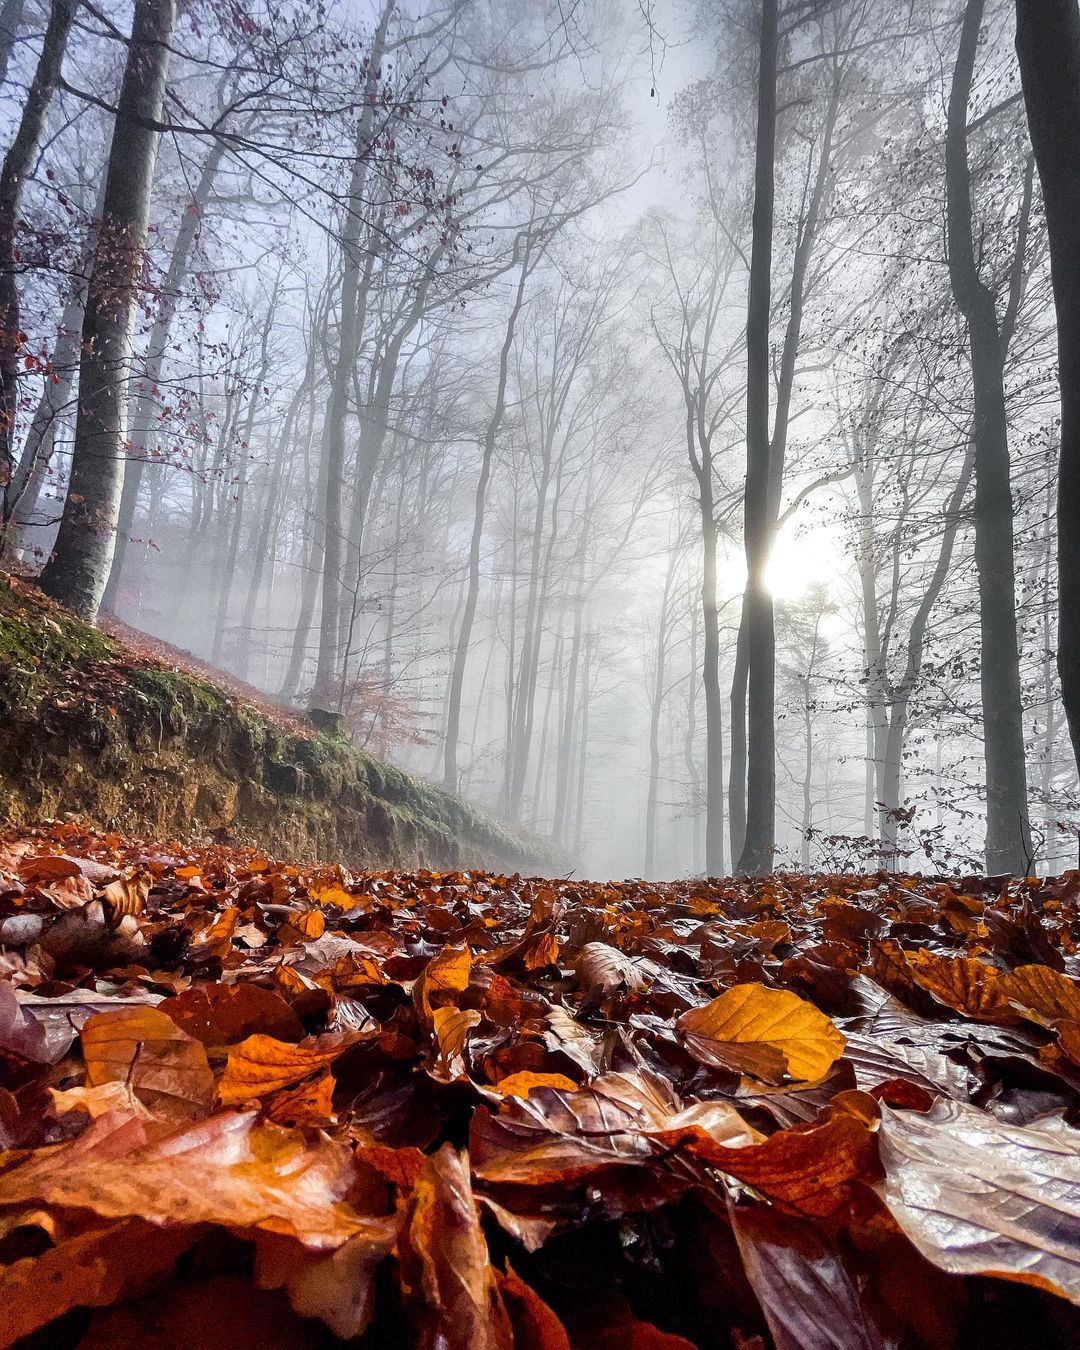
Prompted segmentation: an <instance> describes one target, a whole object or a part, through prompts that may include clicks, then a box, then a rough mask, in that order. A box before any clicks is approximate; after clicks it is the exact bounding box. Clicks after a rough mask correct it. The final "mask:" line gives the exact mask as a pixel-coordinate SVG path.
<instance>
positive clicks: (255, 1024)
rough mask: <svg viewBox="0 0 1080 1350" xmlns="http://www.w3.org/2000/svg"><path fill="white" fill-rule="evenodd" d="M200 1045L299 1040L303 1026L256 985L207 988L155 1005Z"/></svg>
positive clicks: (271, 994) (281, 1002) (277, 996)
mask: <svg viewBox="0 0 1080 1350" xmlns="http://www.w3.org/2000/svg"><path fill="white" fill-rule="evenodd" d="M158 1007H159V1009H160V1010H161V1012H163V1013H168V1015H169V1016H170V1017H171V1018H172V1019H173V1021H174V1022H175V1023H176V1025H177V1026H178V1027H179V1028H180V1029H181V1030H182V1031H186V1032H187V1034H188V1035H189V1036H194V1037H195V1039H196V1040H197V1041H202V1043H203V1045H208V1046H221V1045H234V1044H235V1043H236V1042H237V1041H242V1040H244V1038H245V1037H247V1036H251V1035H254V1034H256V1033H261V1034H262V1035H265V1036H273V1037H274V1038H275V1040H279V1041H298V1040H301V1039H302V1038H303V1035H304V1025H303V1023H302V1022H301V1021H300V1019H299V1017H297V1015H296V1013H294V1012H293V1010H292V1009H291V1008H290V1007H289V1005H288V1004H287V1003H286V1002H285V1000H284V999H283V998H282V997H281V995H280V994H275V993H274V992H273V990H271V989H263V988H262V987H261V986H259V985H257V984H208V985H199V986H197V987H196V988H194V989H187V990H185V991H184V993H182V994H177V995H176V996H175V997H174V998H167V999H165V1000H164V1002H163V1003H160V1004H158Z"/></svg>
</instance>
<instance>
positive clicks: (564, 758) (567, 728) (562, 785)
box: [551, 559, 585, 844]
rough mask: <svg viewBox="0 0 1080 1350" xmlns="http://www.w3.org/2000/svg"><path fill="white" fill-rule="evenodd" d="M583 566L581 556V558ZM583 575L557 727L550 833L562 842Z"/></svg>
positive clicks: (568, 788)
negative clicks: (561, 712) (557, 738)
mask: <svg viewBox="0 0 1080 1350" xmlns="http://www.w3.org/2000/svg"><path fill="white" fill-rule="evenodd" d="M581 566H582V571H583V570H584V559H583V560H582V565H581ZM583 587H584V578H583V577H582V576H581V575H579V576H578V593H577V597H576V599H575V601H574V631H573V634H572V636H571V638H570V660H569V662H568V667H567V672H566V702H565V705H564V707H563V716H562V726H561V728H560V731H559V754H558V763H557V765H556V770H555V814H554V819H553V821H552V825H551V833H552V837H553V838H554V839H555V840H556V842H558V843H560V844H561V843H563V842H564V840H565V837H566V825H567V815H568V811H569V806H570V796H571V782H570V767H571V760H572V757H573V749H574V727H575V726H576V724H577V685H578V667H579V665H580V663H581V625H582V618H583V617H584V613H585V596H584V589H583Z"/></svg>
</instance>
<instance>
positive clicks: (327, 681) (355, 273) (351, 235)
mask: <svg viewBox="0 0 1080 1350" xmlns="http://www.w3.org/2000/svg"><path fill="white" fill-rule="evenodd" d="M393 11H394V4H393V0H388V2H387V3H386V4H385V5H384V6H383V11H382V14H381V16H380V18H379V23H378V27H377V28H376V30H375V34H374V37H373V38H372V42H371V49H370V51H369V53H368V64H367V78H366V80H365V82H364V95H363V97H364V105H363V109H362V111H361V113H360V118H359V121H358V123H357V127H356V147H355V152H354V155H353V165H352V177H351V180H350V183H349V197H348V201H347V204H346V209H345V222H344V227H343V229H342V237H341V257H342V269H343V271H342V282H341V316H340V321H339V333H338V350H337V357H336V360H335V362H334V368H333V371H332V377H331V385H330V402H329V404H328V406H327V410H326V428H325V432H324V435H325V439H326V447H325V451H324V453H325V456H326V461H327V473H326V492H325V496H324V499H323V569H322V611H321V615H320V618H319V659H318V666H317V669H316V672H315V689H314V691H313V695H312V697H313V699H314V701H315V702H316V703H317V704H319V705H320V706H327V707H330V706H333V707H335V708H336V707H337V706H338V705H339V704H340V702H341V690H340V687H339V686H340V680H339V671H338V657H339V654H340V652H339V643H340V634H339V624H340V608H341V585H342V579H343V578H342V559H343V547H342V546H343V542H344V541H343V537H342V517H341V496H342V492H343V489H344V476H345V417H346V414H347V411H348V396H349V385H350V383H351V381H352V375H353V370H354V367H355V364H356V351H357V344H358V341H359V333H358V325H357V303H358V300H359V292H360V271H361V257H360V235H361V232H362V229H363V218H362V216H361V205H362V200H363V195H364V189H365V185H366V183H367V175H368V162H369V156H370V153H371V142H372V139H373V135H374V130H375V112H376V95H377V92H378V87H379V79H380V74H381V67H382V60H383V53H384V50H385V47H386V31H387V28H388V27H389V24H390V17H391V15H392V14H393Z"/></svg>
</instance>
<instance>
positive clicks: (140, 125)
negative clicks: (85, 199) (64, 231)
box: [41, 0, 176, 621]
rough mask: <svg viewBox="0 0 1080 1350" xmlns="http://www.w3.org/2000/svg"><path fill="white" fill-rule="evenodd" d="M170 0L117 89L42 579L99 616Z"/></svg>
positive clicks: (143, 6) (143, 1) (144, 18)
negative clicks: (72, 421) (59, 515)
mask: <svg viewBox="0 0 1080 1350" xmlns="http://www.w3.org/2000/svg"><path fill="white" fill-rule="evenodd" d="M175 22H176V0H136V5H135V17H134V21H133V24H132V32H131V43H130V46H129V48H128V59H127V66H126V68H125V70H124V80H123V84H122V86H121V89H120V101H119V103H118V105H117V113H116V122H115V125H114V127H113V136H112V145H111V147H110V150H109V167H108V172H107V177H106V185H105V209H104V212H103V220H102V226H101V232H100V235H99V237H98V241H97V248H96V250H95V253H94V264H93V271H92V273H91V277H90V285H89V290H88V294H87V300H86V312H85V315H84V317H83V330H82V337H83V345H82V360H81V362H80V366H79V411H78V418H77V421H76V425H75V440H74V444H73V447H72V460H71V479H70V482H69V484H68V497H67V502H66V504H65V507H64V516H63V519H62V520H61V522H60V530H59V533H58V534H57V538H56V546H55V548H54V550H53V556H52V558H51V560H50V561H49V563H48V564H47V565H46V567H45V570H44V572H43V573H42V577H41V584H42V587H43V588H44V589H45V590H46V591H47V593H48V594H50V595H51V596H53V597H54V599H57V600H60V601H62V602H63V603H64V604H67V605H70V606H71V607H72V608H73V609H74V610H76V612H77V613H79V614H80V615H81V616H82V617H83V618H85V619H89V620H91V621H93V620H94V619H96V618H97V614H98V609H99V607H100V605H101V597H102V594H103V592H104V590H105V583H106V581H107V580H108V575H109V566H110V563H111V562H112V553H113V547H114V544H115V542H116V521H117V515H118V513H119V510H120V495H121V492H122V490H123V482H124V453H125V451H124V445H125V434H126V423H127V416H126V413H127V407H126V404H127V400H126V396H125V395H126V382H127V380H128V378H129V377H130V366H131V342H132V329H133V326H134V318H135V300H136V291H137V287H138V282H139V277H140V274H141V271H142V258H143V251H144V249H145V246H146V225H147V216H148V213H149V208H150V188H151V185H152V183H153V177H154V161H155V158H156V155H157V144H158V134H159V133H158V132H157V130H155V129H154V124H155V123H157V122H159V120H160V118H161V107H162V101H163V99H164V96H165V79H166V75H167V72H168V65H169V42H170V41H171V38H172V33H173V28H174V26H175Z"/></svg>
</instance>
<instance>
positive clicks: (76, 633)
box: [0, 576, 558, 870]
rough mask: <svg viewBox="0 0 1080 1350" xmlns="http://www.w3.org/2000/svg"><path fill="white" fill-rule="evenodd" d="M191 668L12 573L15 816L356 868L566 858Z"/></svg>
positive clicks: (9, 620)
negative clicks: (83, 616)
mask: <svg viewBox="0 0 1080 1350" xmlns="http://www.w3.org/2000/svg"><path fill="white" fill-rule="evenodd" d="M150 650H154V648H153V647H152V646H151V648H150ZM156 650H157V651H159V652H160V651H161V650H162V647H161V645H160V644H158V646H157V648H156ZM185 666H186V668H183V669H182V668H180V666H179V665H178V664H177V663H170V662H169V661H166V660H162V659H160V657H159V656H155V655H148V654H146V652H145V651H143V650H141V649H140V650H138V651H137V650H135V649H133V648H132V647H131V646H129V645H127V644H126V643H124V642H122V641H120V640H119V639H118V638H117V637H115V636H110V635H108V634H106V633H102V632H100V631H98V630H96V629H93V628H91V627H89V626H87V625H86V624H83V623H81V622H80V621H79V620H78V619H76V618H75V617H74V616H73V615H72V614H71V613H70V612H69V611H67V610H65V609H63V608H62V607H61V606H59V605H55V604H53V603H52V602H51V601H49V600H47V599H45V598H44V597H43V596H41V595H40V593H39V592H37V591H36V590H35V589H34V588H33V587H30V586H28V585H26V584H25V583H23V582H21V581H19V580H17V579H15V578H11V577H7V576H0V820H3V821H6V822H8V823H11V824H24V823H28V822H33V821H39V820H44V819H49V818H53V817H60V818H64V819H78V820H80V821H83V822H85V823H86V824H89V825H93V826H96V827H98V828H102V829H107V830H121V831H123V832H125V833H140V832H141V833H152V834H154V835H156V836H157V837H173V838H178V839H183V840H198V839H203V840H205V839H210V838H213V839H217V840H221V841H227V842H230V843H239V844H251V845H255V846H258V847H259V848H263V849H266V850H268V851H270V852H276V853H281V854H286V855H288V856H290V857H293V858H297V859H302V860H314V859H324V860H333V861H342V862H346V863H349V864H351V865H353V866H406V865H412V866H432V867H456V866H467V867H487V868H495V869H510V870H522V869H524V870H529V869H532V870H535V869H538V868H547V869H549V870H550V869H552V868H553V867H556V866H557V865H558V860H557V859H555V858H554V856H553V853H552V851H551V850H550V849H549V848H548V847H547V846H546V845H545V844H544V843H543V842H542V841H538V840H530V839H526V838H523V837H517V836H515V835H513V834H511V833H510V832H509V831H508V830H506V829H505V828H503V827H502V826H501V825H499V824H498V823H497V822H496V821H494V820H492V819H490V818H488V817H486V816H484V815H483V814H481V813H480V812H478V811H475V810H473V809H472V808H471V807H469V806H467V805H466V804H465V803H463V802H461V801H459V800H458V799H456V798H454V797H451V796H449V795H448V794H446V793H444V792H442V791H440V790H439V789H437V788H434V787H431V786H430V785H428V784H426V783H422V782H420V781H418V780H417V779H415V778H411V777H409V776H408V775H407V774H404V773H402V772H401V771H400V770H398V769H396V768H394V767H393V766H392V765H389V764H386V763H384V762H382V761H380V760H377V759H375V758H374V757H372V756H370V755H367V754H363V753H361V752H359V751H357V750H355V749H354V748H353V747H352V746H351V745H349V744H348V743H347V742H346V741H345V740H344V739H342V738H340V737H335V736H330V735H324V734H320V733H317V732H316V731H315V729H314V728H313V727H308V726H307V725H306V723H304V722H303V721H302V720H300V719H299V718H298V717H296V716H291V715H288V714H286V713H285V712H284V711H283V710H274V709H273V708H272V707H268V706H266V705H265V704H263V705H260V704H259V703H258V702H257V701H256V696H255V693H254V691H252V698H251V699H250V700H249V699H246V698H244V697H241V696H238V694H237V693H236V692H235V691H233V690H230V689H228V688H226V687H223V685H222V684H220V683H213V682H211V681H210V680H209V679H207V678H204V677H202V676H201V675H199V674H198V673H196V671H195V669H194V663H193V662H192V663H185Z"/></svg>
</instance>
